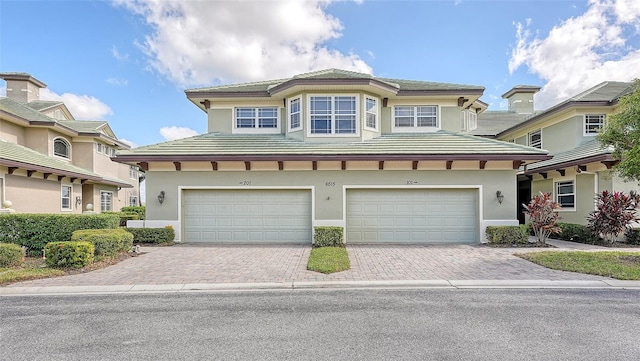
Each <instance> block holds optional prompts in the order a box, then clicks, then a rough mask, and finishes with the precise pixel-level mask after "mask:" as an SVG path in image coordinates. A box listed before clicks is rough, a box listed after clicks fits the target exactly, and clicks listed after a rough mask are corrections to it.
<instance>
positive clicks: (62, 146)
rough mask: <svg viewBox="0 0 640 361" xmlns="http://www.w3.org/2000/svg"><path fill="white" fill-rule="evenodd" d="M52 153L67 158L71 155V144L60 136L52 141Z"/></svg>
mask: <svg viewBox="0 0 640 361" xmlns="http://www.w3.org/2000/svg"><path fill="white" fill-rule="evenodd" d="M53 155H57V156H58V157H63V158H67V159H69V158H70V157H71V145H69V142H67V141H66V140H64V139H62V138H56V139H55V140H54V141H53Z"/></svg>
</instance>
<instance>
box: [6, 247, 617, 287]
mask: <svg viewBox="0 0 640 361" xmlns="http://www.w3.org/2000/svg"><path fill="white" fill-rule="evenodd" d="M347 249H348V251H349V257H350V259H351V269H350V270H348V271H344V272H339V273H334V274H331V275H323V274H320V273H315V272H311V271H307V270H306V264H307V260H308V258H309V253H310V251H311V246H310V245H265V246H258V245H193V244H182V245H176V246H173V247H144V248H143V249H142V251H143V252H145V254H143V255H140V256H138V257H132V258H129V259H127V260H125V261H123V262H121V263H118V264H116V265H113V266H110V267H107V268H104V269H101V270H97V271H93V272H89V273H84V274H77V275H71V276H64V277H58V278H49V279H41V280H33V281H26V282H20V283H15V284H13V285H9V286H8V287H18V286H19V287H31V286H101V285H134V284H137V285H141V284H146V285H154V284H192V283H247V282H291V281H342V280H343V281H383V280H602V279H605V278H604V277H599V276H590V275H583V274H578V273H572V272H563V271H555V270H550V269H547V268H544V267H541V266H538V265H535V264H533V263H531V262H528V261H525V260H522V259H520V258H518V257H515V256H513V253H514V252H535V251H537V250H540V249H531V248H524V249H507V248H489V247H484V246H472V245H441V246H440V245H428V246H422V245H350V246H348V247H347Z"/></svg>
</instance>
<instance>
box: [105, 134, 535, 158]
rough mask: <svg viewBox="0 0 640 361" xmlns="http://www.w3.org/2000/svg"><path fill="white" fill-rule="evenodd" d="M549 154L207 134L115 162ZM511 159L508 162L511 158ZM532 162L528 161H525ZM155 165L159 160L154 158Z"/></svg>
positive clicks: (425, 143) (471, 145) (471, 139)
mask: <svg viewBox="0 0 640 361" xmlns="http://www.w3.org/2000/svg"><path fill="white" fill-rule="evenodd" d="M546 154H547V152H546V151H545V150H540V149H536V148H531V147H526V146H522V145H518V144H513V143H507V142H501V141H497V140H493V139H486V138H481V137H475V136H470V135H464V134H458V133H451V132H446V131H439V132H437V133H424V134H388V135H383V136H381V137H378V138H374V139H370V140H365V141H358V142H348V143H336V142H333V143H328V142H327V143H318V142H303V141H299V140H295V139H291V138H287V137H285V136H284V135H280V134H276V135H241V134H220V133H208V134H202V135H198V136H195V137H191V138H184V139H179V140H175V141H170V142H165V143H160V144H154V145H148V146H143V147H139V148H135V149H131V150H125V151H119V152H118V153H117V156H116V159H117V158H120V159H124V160H127V158H129V159H133V158H136V159H142V158H147V157H148V159H154V157H156V156H168V157H187V158H188V157H194V156H195V157H199V156H200V157H203V158H206V157H212V158H215V157H216V156H259V157H260V156H268V157H278V156H306V157H309V156H312V157H315V156H317V157H322V156H383V157H384V156H390V157H394V156H402V155H419V156H439V155H442V156H447V155H449V156H452V157H453V158H456V159H462V158H466V157H467V156H471V157H470V158H469V159H472V158H473V156H478V155H490V156H499V157H504V158H505V159H511V158H517V157H518V156H524V159H540V158H541V157H542V158H546V157H545V155H546ZM510 157H511V158H510ZM527 157H530V158H527ZM156 159H157V158H156Z"/></svg>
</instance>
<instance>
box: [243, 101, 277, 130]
mask: <svg viewBox="0 0 640 361" xmlns="http://www.w3.org/2000/svg"><path fill="white" fill-rule="evenodd" d="M234 128H235V131H236V132H239V133H279V132H280V129H279V121H278V108H277V107H262V108H235V127H234Z"/></svg>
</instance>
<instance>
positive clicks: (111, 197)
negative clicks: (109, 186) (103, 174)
mask: <svg viewBox="0 0 640 361" xmlns="http://www.w3.org/2000/svg"><path fill="white" fill-rule="evenodd" d="M107 194H108V195H109V196H110V197H109V199H108V203H107V202H105V200H104V199H103V197H104V196H105V195H107ZM107 205H108V206H109V207H108V208H107V207H105V206H107ZM111 211H113V192H109V191H100V212H111Z"/></svg>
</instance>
